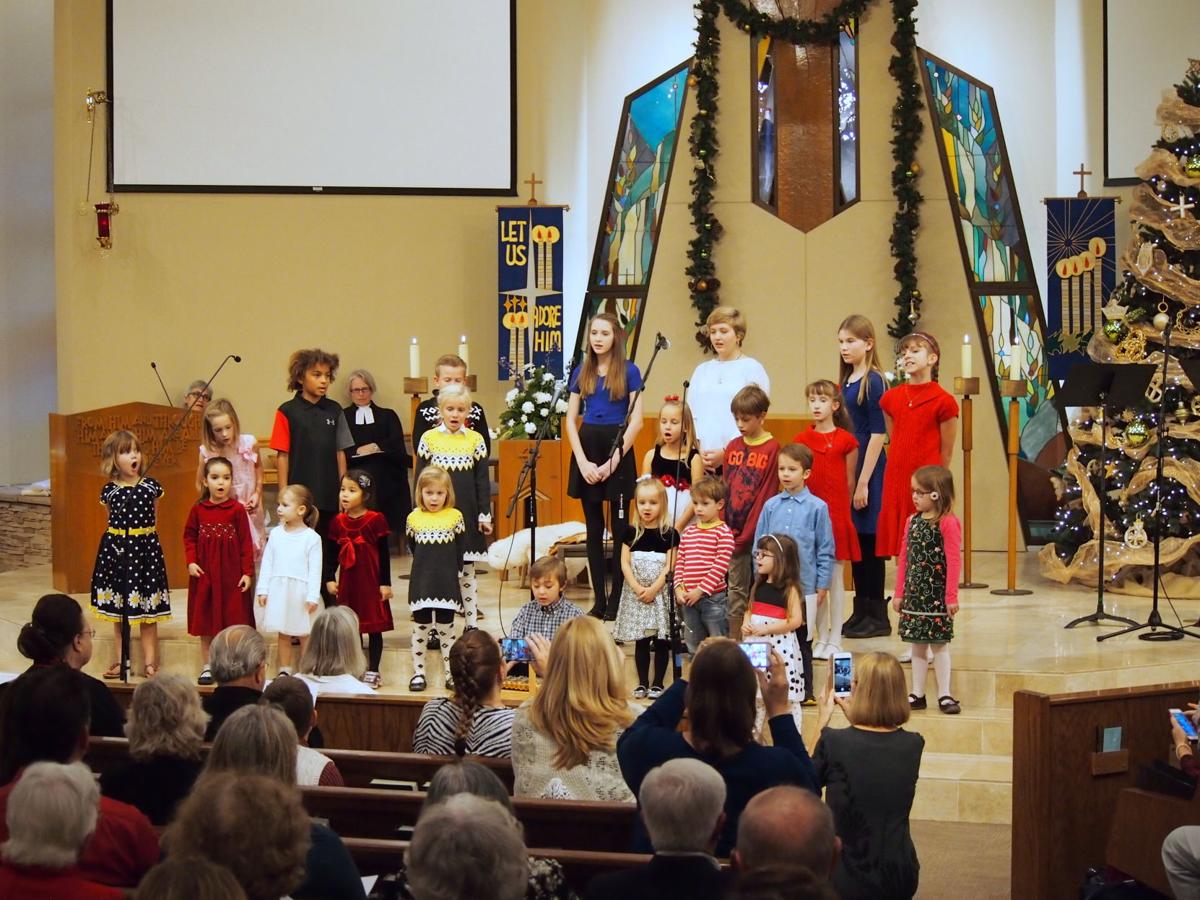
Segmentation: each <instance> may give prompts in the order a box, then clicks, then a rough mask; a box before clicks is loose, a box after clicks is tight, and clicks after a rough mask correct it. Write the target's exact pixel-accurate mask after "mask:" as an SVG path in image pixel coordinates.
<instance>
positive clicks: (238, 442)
mask: <svg viewBox="0 0 1200 900" xmlns="http://www.w3.org/2000/svg"><path fill="white" fill-rule="evenodd" d="M203 435H204V440H203V441H202V442H201V443H200V468H199V469H197V471H196V482H197V485H196V486H197V487H198V488H200V489H203V488H204V483H203V482H204V464H205V463H206V462H207V461H208V460H210V459H211V458H212V457H214V456H223V457H225V459H227V460H228V461H229V464H230V465H231V466H232V467H233V489H232V491H231V493H230V496H231V497H233V499H234V500H236V501H238V502H239V503H240V504H242V506H243V507H245V509H246V515H247V516H248V518H249V522H250V537H251V540H252V541H253V544H254V557H255V561H257V560H259V559H262V554H263V548H264V547H266V545H267V522H266V515H265V511H264V510H263V506H262V490H263V467H262V459H261V458H260V457H259V455H258V441H256V440H255V439H254V435H252V434H243V433H242V425H241V422H239V421H238V414H237V410H235V409H234V408H233V404H232V403H230V402H229V401H228V400H225V399H224V398H222V399H220V400H215V401H213V402H212V403H210V404H209V405H208V406H207V407H206V408H205V410H204V425H203ZM205 658H206V659H207V656H206V657H205Z"/></svg>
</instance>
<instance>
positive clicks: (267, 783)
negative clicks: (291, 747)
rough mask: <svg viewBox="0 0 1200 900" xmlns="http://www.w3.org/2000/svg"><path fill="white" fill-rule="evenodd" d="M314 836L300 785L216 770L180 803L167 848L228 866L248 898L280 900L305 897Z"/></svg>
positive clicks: (174, 856) (177, 855) (172, 856)
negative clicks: (302, 889) (299, 889)
mask: <svg viewBox="0 0 1200 900" xmlns="http://www.w3.org/2000/svg"><path fill="white" fill-rule="evenodd" d="M289 728H290V726H289ZM309 834H310V825H309V820H308V816H307V815H306V814H305V812H304V806H303V804H302V803H301V802H300V794H299V793H298V792H297V791H296V789H295V788H294V787H289V786H288V785H286V784H284V783H282V782H280V780H279V779H278V778H272V777H269V776H264V775H254V774H247V773H234V772H227V773H223V774H219V773H214V774H211V775H209V774H206V775H204V776H202V777H201V779H200V782H199V783H198V784H197V785H196V790H194V791H192V793H191V796H189V797H188V798H187V799H186V800H184V801H183V803H181V804H180V805H179V812H178V813H176V815H175V820H174V821H173V822H172V823H171V826H170V827H169V828H168V829H167V831H166V834H165V835H163V846H164V847H165V848H166V851H167V858H168V859H169V860H171V861H179V862H181V863H182V861H183V860H190V859H194V858H195V857H201V858H203V859H206V860H208V861H209V862H211V863H215V864H216V865H219V866H224V867H225V868H226V869H228V870H229V871H230V872H231V873H233V877H234V878H236V879H237V882H238V884H240V885H241V887H242V890H243V891H245V893H246V897H247V898H248V900H279V898H280V897H283V896H285V895H291V896H296V897H299V896H300V894H299V893H295V892H296V889H297V887H298V886H299V885H300V884H302V883H303V882H304V872H305V870H304V867H305V858H306V854H308V853H309ZM359 884H360V887H359V895H360V896H361V893H362V888H361V882H359ZM181 896H186V897H188V898H191V897H192V896H193V895H192V894H191V893H187V894H184V895H181ZM314 896H318V895H314ZM319 896H322V897H338V896H339V894H337V893H336V892H331V891H326V892H325V893H323V894H320V895H319ZM347 896H354V895H353V894H350V895H347Z"/></svg>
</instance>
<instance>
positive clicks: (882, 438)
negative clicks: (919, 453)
mask: <svg viewBox="0 0 1200 900" xmlns="http://www.w3.org/2000/svg"><path fill="white" fill-rule="evenodd" d="M838 351H839V353H840V356H841V360H840V364H839V367H838V368H839V375H838V380H839V381H840V382H841V384H842V397H843V398H844V402H845V405H846V411H847V412H848V413H849V414H850V420H851V422H852V423H853V427H852V428H850V429H849V430H850V431H851V432H853V434H854V437H855V439H856V440H857V441H858V468H857V470H856V471H855V473H854V479H855V480H854V489H853V500H852V501H851V507H852V508H851V511H850V519H851V521H852V522H853V523H854V530H855V531H856V532H857V533H858V546H859V549H860V551H861V555H862V558H861V559H860V560H859V561H858V562H851V563H850V571H851V572H852V573H853V575H854V612H853V613H851V614H850V618H849V619H847V620H846V624H845V627H844V628H843V630H842V634H843V635H844V636H846V637H849V638H859V637H864V638H865V637H884V636H886V635H889V634H891V633H892V626H891V625H890V624H889V623H888V615H887V605H886V604H887V600H886V599H885V598H884V591H883V566H884V561H883V559H882V558H881V557H878V556H876V555H875V529H876V527H877V523H878V521H879V509H880V506H881V505H882V503H883V473H884V469H885V466H886V465H887V455H886V453H885V452H884V444H886V443H887V425H886V424H885V422H884V418H883V410H882V409H881V408H880V406H879V401H880V399H882V397H883V392H884V391H886V390H887V381H886V380H885V379H884V377H883V366H881V365H880V364H879V351H878V350H877V349H876V346H875V326H874V325H872V324H871V320H870V319H868V318H867V317H866V316H860V315H857V314H856V315H852V316H848V317H847V318H846V319H845V320H844V321H843V322H842V324H841V325H840V326H839V327H838Z"/></svg>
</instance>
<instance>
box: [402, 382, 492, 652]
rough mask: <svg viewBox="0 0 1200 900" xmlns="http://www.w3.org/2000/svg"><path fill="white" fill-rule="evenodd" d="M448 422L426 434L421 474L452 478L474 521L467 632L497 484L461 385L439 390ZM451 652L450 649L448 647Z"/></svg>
mask: <svg viewBox="0 0 1200 900" xmlns="http://www.w3.org/2000/svg"><path fill="white" fill-rule="evenodd" d="M437 400H438V411H439V412H440V414H441V417H442V424H441V425H439V426H437V427H436V428H431V429H430V430H428V431H426V432H425V433H424V434H422V435H421V440H420V442H419V443H418V444H417V472H418V474H419V473H420V472H421V470H422V469H423V468H424V467H425V466H427V465H429V464H431V463H432V464H433V465H435V466H438V467H439V468H441V469H442V470H444V471H446V472H448V473H449V475H450V480H451V481H452V482H453V483H454V498H455V499H454V501H453V505H455V506H457V507H458V510H459V511H460V512H461V513H462V515H463V521H464V522H470V523H471V527H469V528H468V529H467V532H466V536H465V543H464V547H463V559H462V568H461V570H460V571H459V573H458V580H459V595H460V596H461V597H462V610H463V616H464V617H465V625H466V627H467V628H474V627H475V623H476V619H477V614H478V608H479V586H478V576H477V574H476V571H475V563H476V562H478V561H481V560H486V559H487V540H486V539H485V537H484V536H485V535H488V534H491V533H492V482H491V476H490V475H489V474H488V448H487V443H486V442H485V441H484V439H483V436H482V435H480V434H479V433H478V432H475V431H472V430H471V429H470V428H468V427H467V419H468V418H469V417H470V415H471V395H470V394H469V393H468V392H467V389H466V388H465V387H463V386H462V385H461V384H447V385H446V386H445V387H443V388H442V389H441V390H440V391H438V397H437ZM443 652H444V653H446V654H447V658H448V654H449V653H450V647H449V646H447V647H445V648H444V651H443Z"/></svg>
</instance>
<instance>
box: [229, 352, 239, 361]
mask: <svg viewBox="0 0 1200 900" xmlns="http://www.w3.org/2000/svg"><path fill="white" fill-rule="evenodd" d="M230 355H231V356H233V361H234V362H241V361H242V358H241V357H240V356H238V355H237V354H236V353H233V354H230Z"/></svg>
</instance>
